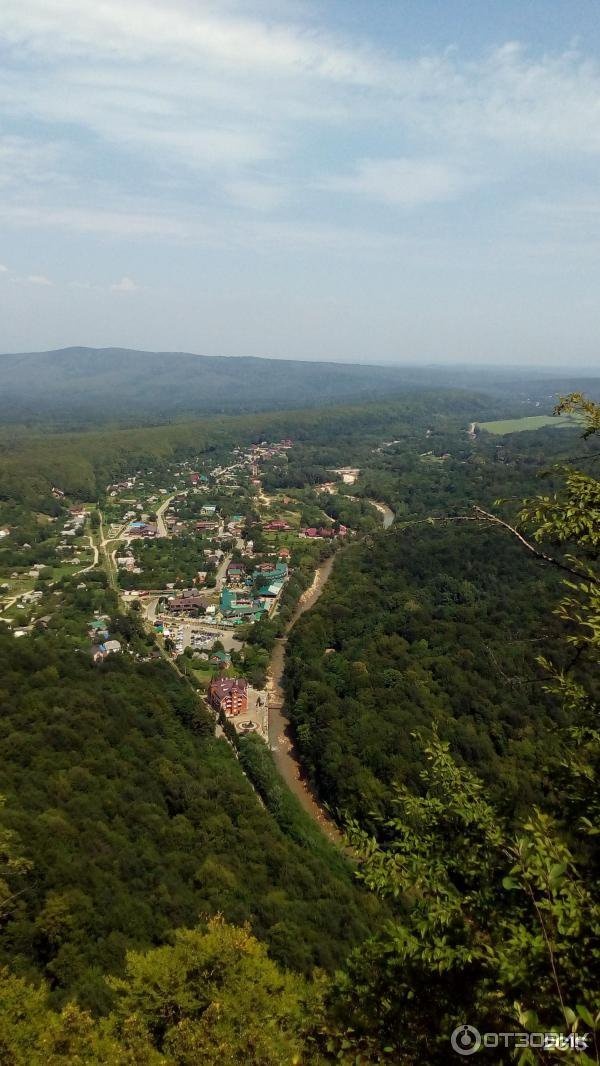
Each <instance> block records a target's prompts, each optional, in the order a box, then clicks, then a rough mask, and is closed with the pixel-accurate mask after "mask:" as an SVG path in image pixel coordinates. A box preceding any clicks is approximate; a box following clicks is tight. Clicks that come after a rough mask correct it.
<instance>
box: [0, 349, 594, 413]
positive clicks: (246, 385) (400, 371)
mask: <svg viewBox="0 0 600 1066" xmlns="http://www.w3.org/2000/svg"><path fill="white" fill-rule="evenodd" d="M365 358H372V356H370V353H366V354H365ZM452 386H459V387H460V388H465V389H483V390H485V391H486V392H489V393H490V394H495V395H498V396H500V395H501V396H502V397H504V399H505V400H506V398H507V397H509V398H510V399H511V400H513V401H514V402H515V404H517V405H522V404H523V403H530V404H531V403H533V402H539V403H541V404H543V405H546V406H548V405H549V406H550V407H551V405H552V402H553V400H554V398H555V396H556V394H557V393H558V392H563V393H564V392H568V391H570V390H571V389H573V388H577V389H581V390H585V391H586V392H588V393H589V394H591V395H593V394H595V392H597V389H598V379H595V380H591V381H587V380H583V379H581V378H579V379H578V380H577V382H574V380H572V379H570V378H566V377H565V376H564V375H563V376H562V377H560V378H559V377H557V376H556V375H549V374H544V373H542V372H536V371H531V369H529V370H527V371H525V372H519V371H517V370H514V369H512V370H506V369H504V370H503V369H500V368H498V367H488V368H484V367H465V366H446V367H443V366H434V365H432V366H424V367H416V366H413V367H411V366H373V365H370V366H367V365H359V364H344V363H332V362H308V361H307V362H303V361H299V360H282V359H279V360H278V359H258V358H250V357H222V356H217V357H209V356H204V355H193V354H190V353H189V352H144V351H134V350H130V349H126V348H87V347H72V348H62V349H59V350H57V351H48V352H27V353H19V354H7V355H0V421H4V422H7V421H8V422H22V421H25V422H32V421H42V422H56V421H58V422H61V423H64V424H69V425H76V424H79V423H87V422H97V423H98V422H103V421H107V420H108V421H120V422H127V423H128V424H131V423H133V422H137V423H141V422H144V421H148V420H149V421H152V420H160V421H165V420H172V419H173V418H181V417H185V416H186V415H193V414H200V413H207V412H214V413H227V412H236V413H241V412H249V411H267V410H276V409H278V408H290V407H312V406H324V405H326V404H330V403H345V402H354V401H357V400H360V401H361V402H367V401H369V400H377V399H380V398H383V397H388V398H389V397H392V396H398V395H400V394H401V393H404V392H406V391H407V390H409V391H412V390H414V389H423V388H431V387H434V388H449V387H452ZM521 410H522V407H521V406H518V407H517V413H519V412H520V411H521Z"/></svg>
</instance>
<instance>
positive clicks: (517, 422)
mask: <svg viewBox="0 0 600 1066" xmlns="http://www.w3.org/2000/svg"><path fill="white" fill-rule="evenodd" d="M476 425H477V426H478V428H479V429H485V430H486V432H487V433H494V434H503V433H519V432H520V431H521V430H524V429H530V430H531V429H542V428H543V427H544V426H551V427H552V428H553V429H574V428H575V427H576V426H577V425H578V419H576V418H572V417H571V416H565V415H563V416H561V417H560V418H557V417H556V416H554V415H526V416H525V417H524V418H504V419H501V420H500V421H499V422H477V423H476Z"/></svg>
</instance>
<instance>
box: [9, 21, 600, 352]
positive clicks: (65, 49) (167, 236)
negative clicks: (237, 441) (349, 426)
mask: <svg viewBox="0 0 600 1066" xmlns="http://www.w3.org/2000/svg"><path fill="white" fill-rule="evenodd" d="M599 44H600V24H599V23H598V18H597V6H596V5H595V4H594V3H592V2H591V0H587V2H586V0H583V2H582V3H580V4H578V5H577V6H576V8H575V7H573V6H567V5H555V6H554V7H552V8H549V6H548V4H547V3H545V2H544V0H532V2H531V3H528V4H527V5H523V4H522V3H519V2H517V0H508V2H506V3H502V4H500V3H496V4H492V5H487V6H486V7H485V9H484V8H481V7H479V8H477V7H474V6H473V5H472V4H470V3H468V0H455V2H453V3H452V4H451V5H446V4H442V3H440V2H439V0H425V2H423V3H422V4H419V5H413V6H412V7H411V6H408V7H406V6H401V5H394V4H392V5H390V4H389V3H386V2H385V0H369V2H368V3H367V2H366V0H329V2H328V3H327V4H324V3H322V2H321V3H316V2H310V0H307V2H305V0H254V2H253V3H251V4H248V3H241V0H173V2H169V3H167V0H131V2H130V3H129V4H127V5H126V6H123V4H121V3H118V2H117V0H105V2H104V3H103V4H102V5H98V4H96V3H95V2H94V0H4V3H3V4H2V9H1V10H0V49H1V52H2V59H3V69H2V74H1V75H0V100H1V101H2V111H3V118H4V126H3V132H2V133H1V134H0V186H1V187H2V201H1V203H0V240H1V246H0V315H1V316H2V326H3V335H2V346H3V348H4V349H5V350H6V351H7V352H18V351H21V352H25V351H36V350H37V351H43V350H48V349H53V348H61V347H66V346H70V345H71V338H73V336H77V337H79V338H82V339H83V342H84V344H85V345H86V346H91V347H116V346H119V347H121V346H123V347H129V348H132V349H146V350H168V351H173V350H177V351H188V352H199V353H202V354H205V355H213V356H216V355H223V356H235V355H249V356H256V357H263V358H271V359H302V360H307V361H333V362H346V363H364V364H367V365H369V364H372V363H377V364H379V365H385V366H389V365H407V366H408V365H410V366H414V365H421V366H423V365H447V366H449V365H463V366H464V365H473V366H485V365H488V366H490V367H491V366H511V365H513V366H515V367H522V366H524V365H528V366H531V367H532V368H533V367H539V368H540V369H543V368H548V369H551V370H552V369H554V370H563V369H564V368H565V367H568V368H569V370H571V369H572V368H573V367H577V368H578V369H583V370H585V369H587V370H589V369H592V368H593V367H595V366H597V365H600V359H599V356H598V345H597V337H598V326H599V321H600V312H599V309H598V301H597V290H598V284H599V282H600V261H599V257H598V254H597V249H598V244H599V240H600V231H599V227H600V197H599V195H598V190H597V166H598V156H599V155H600V66H599V64H598V61H597V58H596V56H597V54H598V45H599Z"/></svg>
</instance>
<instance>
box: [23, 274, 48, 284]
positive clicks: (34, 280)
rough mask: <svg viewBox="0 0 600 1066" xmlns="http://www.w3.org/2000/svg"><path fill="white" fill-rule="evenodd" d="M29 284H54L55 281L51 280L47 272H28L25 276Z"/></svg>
mask: <svg viewBox="0 0 600 1066" xmlns="http://www.w3.org/2000/svg"><path fill="white" fill-rule="evenodd" d="M25 281H26V282H27V283H28V285H53V284H54V282H52V281H50V278H47V277H46V275H45V274H28V275H27V277H26V278H25Z"/></svg>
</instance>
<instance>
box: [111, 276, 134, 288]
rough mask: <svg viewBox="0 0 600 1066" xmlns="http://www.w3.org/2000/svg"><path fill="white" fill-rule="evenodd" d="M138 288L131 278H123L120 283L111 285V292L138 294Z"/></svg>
mask: <svg viewBox="0 0 600 1066" xmlns="http://www.w3.org/2000/svg"><path fill="white" fill-rule="evenodd" d="M139 288H140V286H139V285H138V284H137V282H135V281H134V280H133V278H127V277H123V278H121V280H120V281H117V282H115V284H114V285H111V287H110V289H111V292H138V290H139Z"/></svg>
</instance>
